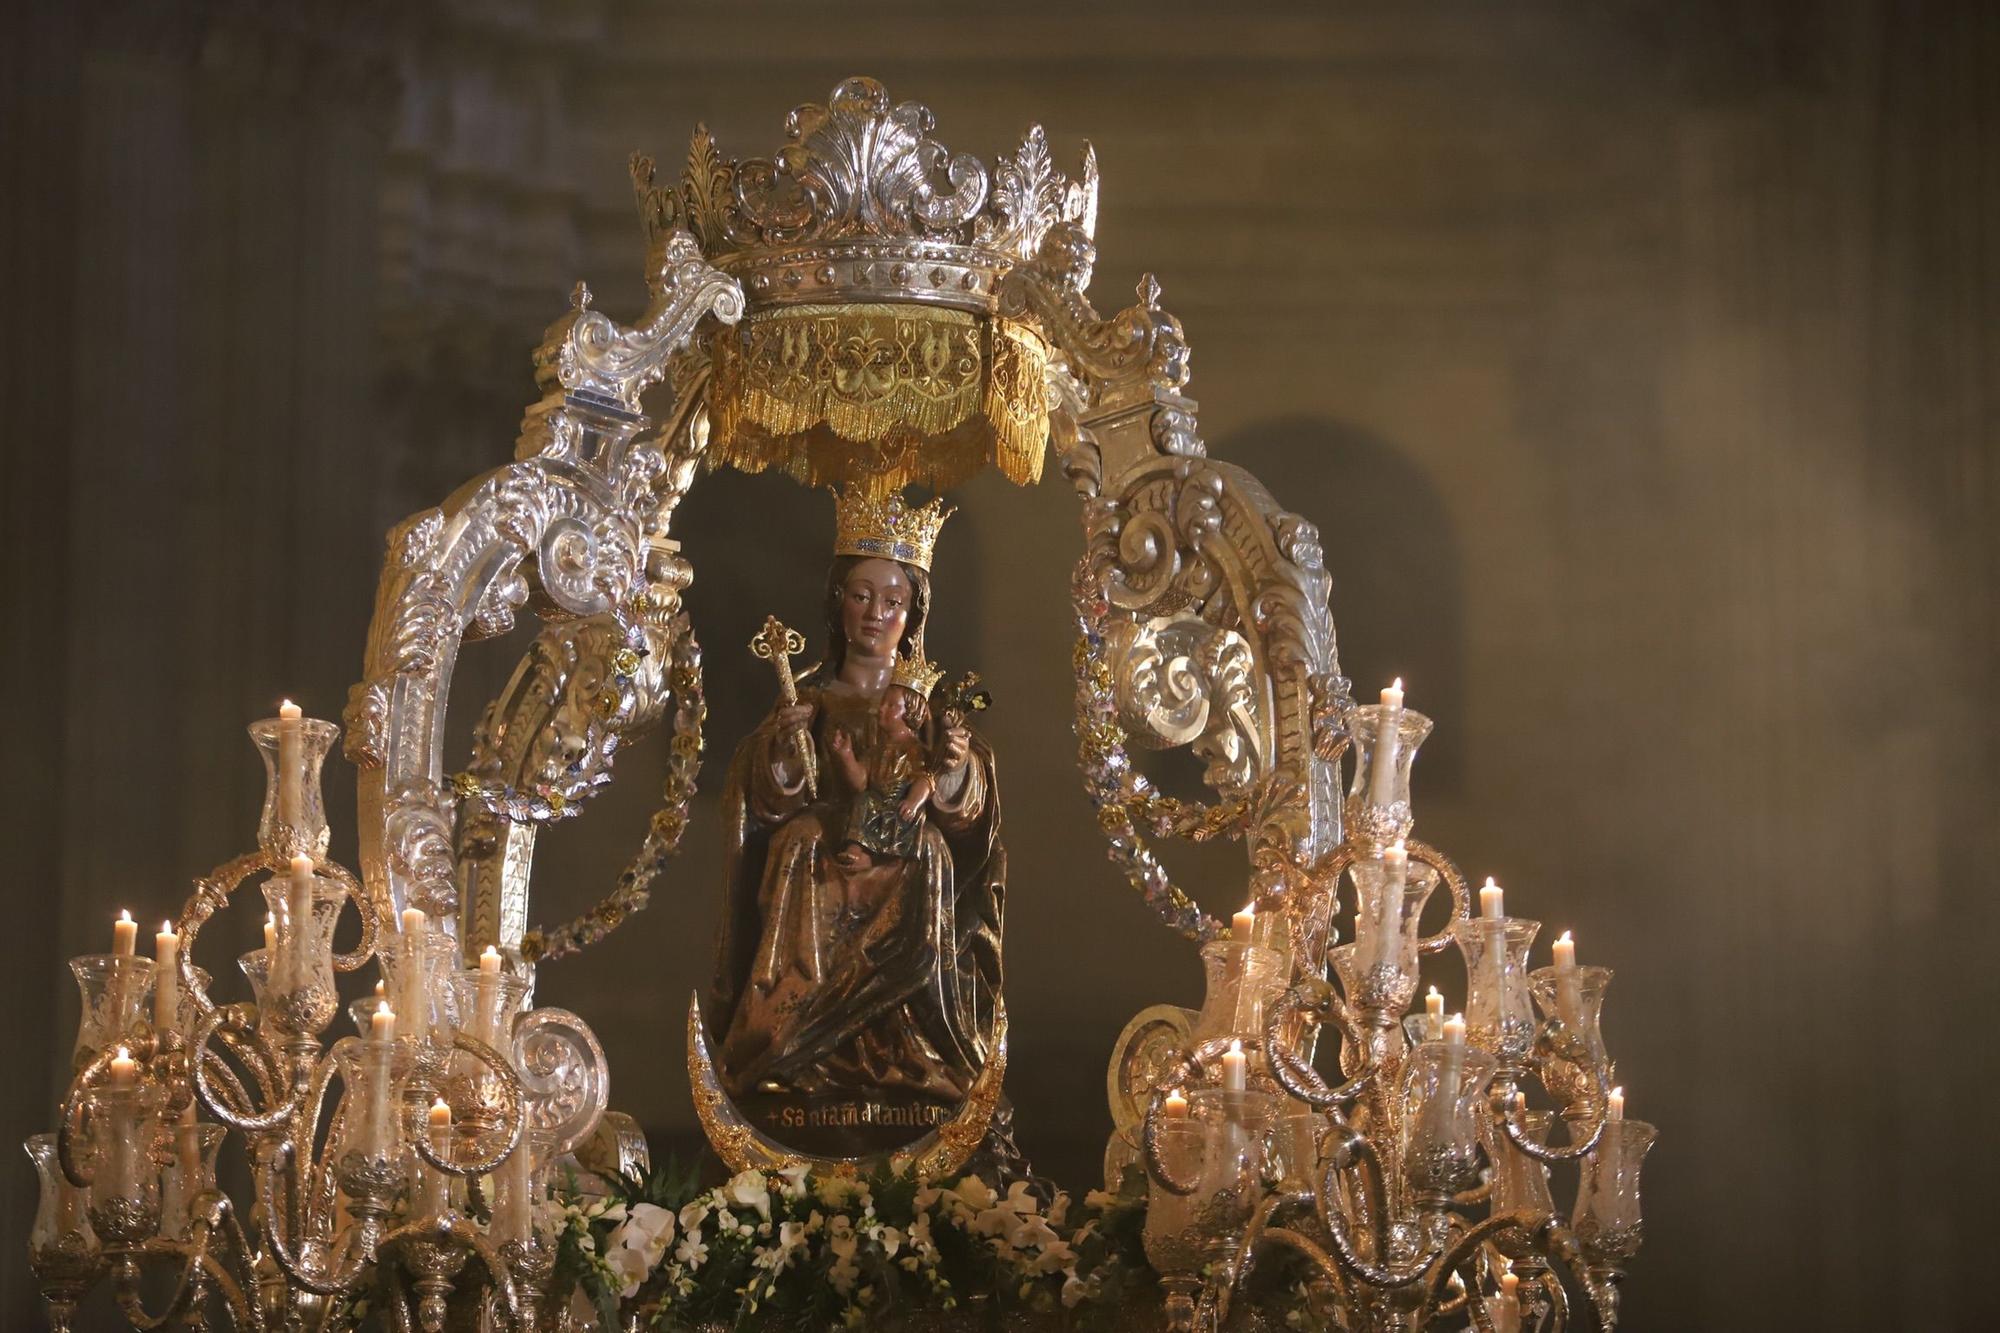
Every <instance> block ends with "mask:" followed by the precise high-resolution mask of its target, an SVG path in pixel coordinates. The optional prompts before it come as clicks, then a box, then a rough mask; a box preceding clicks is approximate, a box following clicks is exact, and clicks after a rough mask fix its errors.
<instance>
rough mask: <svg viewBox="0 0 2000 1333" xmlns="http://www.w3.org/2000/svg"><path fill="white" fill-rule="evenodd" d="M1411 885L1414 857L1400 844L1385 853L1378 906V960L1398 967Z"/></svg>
mask: <svg viewBox="0 0 2000 1333" xmlns="http://www.w3.org/2000/svg"><path fill="white" fill-rule="evenodd" d="M1409 883H1410V853H1409V850H1408V849H1407V848H1406V847H1404V846H1403V844H1402V843H1400V842H1398V843H1395V844H1394V845H1392V846H1389V847H1385V848H1383V849H1382V901H1381V902H1379V903H1377V904H1376V907H1377V909H1378V910H1379V913H1380V914H1379V916H1378V917H1377V919H1376V923H1375V925H1376V929H1377V930H1378V931H1379V932H1380V935H1379V936H1378V938H1377V940H1376V946H1375V947H1376V949H1377V950H1378V957H1379V958H1380V960H1381V961H1382V962H1384V963H1388V964H1390V965H1391V966H1395V965H1397V964H1398V963H1400V962H1401V961H1402V942H1403V938H1402V937H1403V891H1404V890H1405V889H1406V888H1408V887H1409Z"/></svg>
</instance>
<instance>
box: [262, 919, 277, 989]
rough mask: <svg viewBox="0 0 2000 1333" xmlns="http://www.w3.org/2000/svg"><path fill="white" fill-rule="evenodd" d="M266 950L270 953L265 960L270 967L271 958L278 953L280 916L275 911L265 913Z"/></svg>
mask: <svg viewBox="0 0 2000 1333" xmlns="http://www.w3.org/2000/svg"><path fill="white" fill-rule="evenodd" d="M264 952H265V953H266V954H267V955H269V957H267V958H266V959H265V960H264V961H265V966H266V967H268V966H269V965H270V961H271V959H272V958H276V957H277V955H278V916H277V913H275V912H266V913H264ZM266 975H267V976H268V975H269V973H266Z"/></svg>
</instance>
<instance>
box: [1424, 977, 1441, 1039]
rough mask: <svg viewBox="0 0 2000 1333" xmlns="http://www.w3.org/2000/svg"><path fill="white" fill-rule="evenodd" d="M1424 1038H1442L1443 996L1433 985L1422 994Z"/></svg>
mask: <svg viewBox="0 0 2000 1333" xmlns="http://www.w3.org/2000/svg"><path fill="white" fill-rule="evenodd" d="M1424 1038H1425V1040H1427V1041H1443V1040H1444V996H1442V995H1440V994H1438V988H1437V987H1436V986H1433V987H1431V988H1430V991H1429V992H1428V993H1427V994H1425V996H1424Z"/></svg>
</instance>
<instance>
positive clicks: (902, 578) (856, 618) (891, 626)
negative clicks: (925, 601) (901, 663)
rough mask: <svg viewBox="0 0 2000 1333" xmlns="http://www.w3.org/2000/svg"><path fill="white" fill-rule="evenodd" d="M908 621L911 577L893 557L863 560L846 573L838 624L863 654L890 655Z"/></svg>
mask: <svg viewBox="0 0 2000 1333" xmlns="http://www.w3.org/2000/svg"><path fill="white" fill-rule="evenodd" d="M909 621H910V577H909V575H907V574H905V573H904V572H903V567H902V566H901V565H899V564H897V563H896V562H895V561H893V560H875V559H870V560H863V561H862V562H861V563H860V564H858V565H856V566H855V567H854V568H853V569H851V570H849V571H848V574H847V590H846V593H845V594H844V595H843V596H842V597H841V599H840V627H841V629H843V630H844V631H846V634H847V643H848V646H849V647H850V648H853V649H855V650H856V651H857V652H859V653H861V654H862V655H863V656H865V657H891V656H894V654H895V652H896V648H897V646H898V645H899V644H901V643H902V641H903V627H904V626H905V625H907V624H909Z"/></svg>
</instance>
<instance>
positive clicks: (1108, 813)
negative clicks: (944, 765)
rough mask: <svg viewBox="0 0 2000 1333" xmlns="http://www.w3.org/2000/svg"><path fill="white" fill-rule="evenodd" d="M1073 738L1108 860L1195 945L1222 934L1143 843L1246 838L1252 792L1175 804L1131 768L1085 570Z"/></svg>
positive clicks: (1081, 572)
mask: <svg viewBox="0 0 2000 1333" xmlns="http://www.w3.org/2000/svg"><path fill="white" fill-rule="evenodd" d="M1077 589H1078V596H1077V606H1078V608H1079V610H1078V614H1077V633H1078V637H1077V642H1076V657H1075V663H1076V679H1077V691H1076V736H1077V749H1078V756H1079V760H1080V767H1081V768H1082V770H1083V780H1084V790H1085V792H1086V793H1087V794H1088V795H1089V797H1090V800H1091V804H1092V805H1093V806H1095V807H1096V810H1097V822H1098V826H1099V827H1101V828H1102V829H1103V830H1104V833H1105V837H1106V839H1107V840H1108V842H1109V846H1108V848H1107V852H1106V854H1107V855H1108V856H1109V857H1110V859H1111V860H1112V861H1113V862H1115V863H1116V864H1117V865H1118V866H1119V867H1120V868H1121V869H1122V870H1124V872H1125V878H1126V879H1127V880H1128V881H1129V882H1130V883H1131V885H1132V887H1133V888H1134V889H1136V890H1138V892H1139V896H1140V897H1141V898H1143V899H1145V901H1146V905H1147V906H1148V907H1151V908H1152V909H1153V910H1154V911H1155V912H1157V913H1158V914H1159V917H1160V919H1161V920H1162V921H1164V922H1166V923H1167V925H1169V926H1171V927H1172V928H1173V929H1175V930H1177V931H1179V932H1180V933H1181V934H1182V935H1184V936H1186V937H1187V938H1188V939H1191V940H1194V941H1195V942H1196V943H1206V942H1207V941H1209V940H1212V939H1215V938H1217V937H1218V936H1220V935H1221V934H1222V931H1223V925H1222V923H1221V922H1220V921H1218V920H1216V919H1215V918H1214V917H1212V916H1210V915H1208V914H1207V913H1206V912H1204V911H1202V910H1201V906H1200V904H1198V903H1196V902H1195V900H1194V899H1193V898H1192V897H1190V896H1189V895H1188V893H1187V891H1186V890H1185V889H1183V888H1181V887H1180V886H1179V885H1178V884H1175V883H1174V882H1173V880H1172V879H1171V878H1170V877H1169V876H1168V874H1167V870H1166V867H1165V866H1163V865H1161V864H1160V862H1159V858H1157V857H1155V856H1154V855H1153V852H1152V849H1151V848H1149V847H1148V846H1147V845H1146V843H1145V840H1144V839H1143V838H1142V837H1141V836H1140V834H1139V829H1140V827H1142V826H1143V827H1145V828H1146V829H1148V830H1150V831H1151V832H1152V834H1153V836H1154V837H1158V838H1186V839H1188V840H1189V841H1191V842H1209V841H1212V840H1214V839H1216V838H1219V837H1229V838H1239V837H1242V836H1243V833H1244V831H1245V829H1246V828H1247V827H1248V825H1249V823H1250V820H1251V818H1252V816H1253V815H1254V814H1255V811H1256V807H1257V793H1255V792H1251V793H1248V794H1246V795H1244V796H1241V797H1237V798H1235V799H1233V800H1229V801H1224V802H1221V803H1219V804H1217V805H1212V806H1210V805H1201V804H1198V803H1194V802H1189V801H1182V800H1178V799H1176V798H1174V797H1172V796H1167V795H1164V794H1162V793H1160V792H1157V791H1155V790H1153V786H1152V784H1151V783H1150V782H1148V781H1147V780H1146V777H1145V775H1144V774H1142V773H1140V772H1139V771H1138V770H1137V769H1135V768H1133V766H1132V757H1131V755H1129V754H1128V753H1127V752H1126V749H1125V729H1124V728H1123V727H1121V726H1120V725H1119V724H1118V702H1117V696H1116V692H1115V691H1116V685H1115V682H1114V681H1113V680H1112V677H1111V668H1110V666H1109V665H1108V664H1107V663H1106V662H1105V661H1104V614H1105V607H1104V599H1103V594H1102V593H1101V592H1097V591H1095V590H1094V585H1093V584H1092V581H1091V579H1090V577H1089V571H1088V568H1087V567H1086V566H1082V565H1080V566H1079V567H1078V572H1077Z"/></svg>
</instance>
